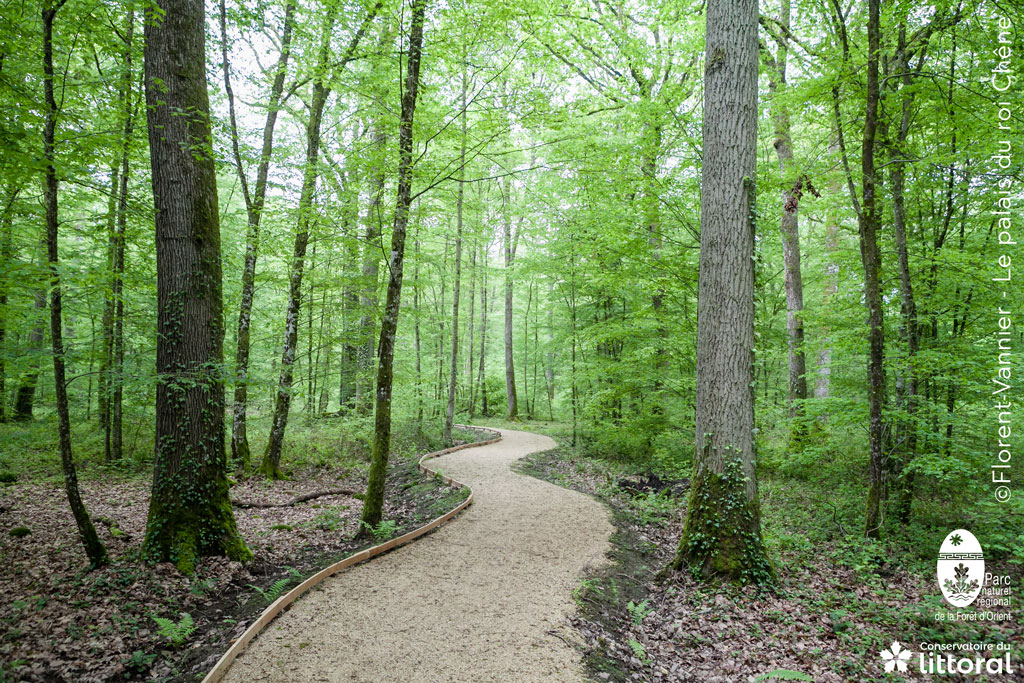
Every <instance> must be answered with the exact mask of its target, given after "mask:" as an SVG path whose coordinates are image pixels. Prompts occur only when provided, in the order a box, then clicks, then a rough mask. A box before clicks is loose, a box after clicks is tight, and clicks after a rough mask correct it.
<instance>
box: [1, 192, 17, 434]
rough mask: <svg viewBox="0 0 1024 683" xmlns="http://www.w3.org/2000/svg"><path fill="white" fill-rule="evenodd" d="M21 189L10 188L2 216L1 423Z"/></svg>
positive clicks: (5, 412)
mask: <svg viewBox="0 0 1024 683" xmlns="http://www.w3.org/2000/svg"><path fill="white" fill-rule="evenodd" d="M20 192H21V188H18V187H14V186H13V185H9V186H8V190H7V192H6V193H5V197H6V198H7V201H6V202H5V203H4V210H3V214H2V215H0V268H2V269H3V272H2V273H0V422H6V421H7V360H6V359H7V292H8V288H9V287H10V279H9V278H8V276H7V273H9V272H10V268H11V266H12V265H13V263H12V262H13V260H14V255H13V253H12V244H11V238H12V235H11V231H12V227H13V225H12V224H13V221H14V216H13V214H14V202H15V201H17V199H18V194H20Z"/></svg>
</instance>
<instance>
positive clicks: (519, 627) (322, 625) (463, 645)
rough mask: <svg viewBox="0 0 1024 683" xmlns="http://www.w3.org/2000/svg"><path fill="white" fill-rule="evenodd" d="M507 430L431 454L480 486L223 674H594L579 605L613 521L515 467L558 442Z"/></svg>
mask: <svg viewBox="0 0 1024 683" xmlns="http://www.w3.org/2000/svg"><path fill="white" fill-rule="evenodd" d="M502 436H503V437H504V438H503V439H502V440H501V441H499V442H498V443H496V444H492V445H490V446H482V447H480V448H469V449H466V450H463V451H459V452H456V453H452V454H450V455H446V456H443V457H440V458H437V459H435V460H432V461H430V467H431V468H432V469H440V470H441V471H442V472H444V473H445V474H447V475H448V476H451V477H454V478H455V479H458V480H459V481H462V482H465V483H466V484H469V486H470V487H471V488H472V489H473V493H474V502H473V504H472V505H471V506H470V507H469V508H468V510H467V511H466V512H464V513H463V514H462V515H461V516H459V517H457V518H456V519H454V520H453V521H451V522H449V523H448V524H447V525H445V526H443V527H441V528H440V529H439V530H438V531H437V532H435V533H433V534H430V535H428V536H426V537H424V538H421V539H419V540H417V541H414V542H413V543H412V544H411V545H408V546H405V547H403V548H399V549H398V550H395V551H394V552H391V553H388V554H387V555H384V556H382V557H379V558H377V559H374V560H372V561H371V562H369V563H367V564H362V565H357V566H355V567H353V568H351V569H348V570H346V571H344V572H342V573H341V574H339V575H337V576H335V577H332V578H330V579H328V580H327V581H325V582H324V583H323V584H321V587H318V588H315V589H313V590H312V591H311V592H310V593H309V594H307V595H306V596H304V597H302V598H301V599H300V600H299V601H298V602H296V603H295V605H294V606H293V607H292V608H291V609H290V610H289V611H287V612H285V613H284V614H282V615H281V616H279V617H278V618H277V619H276V620H275V621H274V622H273V623H272V624H271V625H270V626H269V628H268V629H267V630H266V631H264V632H263V633H262V634H261V635H260V636H258V637H257V638H256V639H255V640H254V641H253V642H252V643H251V644H250V645H249V648H248V649H247V650H246V651H245V652H244V653H243V654H242V655H241V656H240V657H239V658H238V659H237V660H236V661H235V663H234V665H233V666H232V667H231V669H230V670H229V671H228V675H227V677H226V678H225V679H224V680H225V681H229V682H232V683H249V682H252V681H274V682H275V683H277V682H281V683H293V682H294V683H300V682H303V681H316V682H318V683H319V682H321V681H322V682H334V681H373V682H374V683H380V682H383V681H431V682H433V681H515V682H519V681H579V680H581V679H582V677H583V675H582V670H581V667H580V657H579V654H578V653H577V651H576V650H575V649H574V648H571V647H569V646H568V645H567V644H566V643H565V642H563V640H562V638H564V639H565V640H567V641H570V642H573V641H574V640H575V634H574V633H573V631H572V629H571V627H569V626H568V625H567V623H566V617H567V615H569V614H570V613H571V612H572V611H573V610H574V609H575V605H574V604H573V602H572V589H573V588H574V587H575V586H576V585H578V582H579V578H580V575H581V574H582V573H583V572H584V570H585V569H586V568H587V567H590V566H597V565H599V564H601V563H602V562H604V561H605V559H604V554H605V551H606V550H607V547H608V537H609V536H610V535H611V533H612V525H611V523H610V522H609V519H608V513H607V511H606V510H605V509H604V508H603V507H602V506H601V505H600V503H598V502H597V501H595V500H593V499H592V498H589V497H588V496H585V495H583V494H581V493H577V492H575V491H570V490H567V489H563V488H560V487H558V486H554V485H552V484H548V483H546V482H543V481H540V480H538V479H534V478H532V477H527V476H524V475H520V474H517V473H515V472H513V471H512V470H511V469H509V465H510V464H511V463H512V462H514V461H515V460H518V459H519V458H521V457H523V456H524V455H527V454H528V453H533V452H536V451H543V450H548V449H550V448H553V447H554V446H555V442H554V441H552V440H551V439H549V438H548V437H546V436H539V435H537V434H530V433H527V432H517V431H510V430H502ZM555 634H557V635H555ZM559 636H560V637H559Z"/></svg>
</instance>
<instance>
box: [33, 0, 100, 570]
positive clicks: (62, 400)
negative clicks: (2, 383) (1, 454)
mask: <svg viewBox="0 0 1024 683" xmlns="http://www.w3.org/2000/svg"><path fill="white" fill-rule="evenodd" d="M64 2H65V0H60V2H58V3H57V4H56V5H55V4H53V2H52V1H51V0H46V2H45V3H44V5H43V90H44V93H45V98H46V121H45V124H44V126H43V158H44V159H45V163H46V180H45V185H44V187H43V203H44V205H45V206H46V253H47V257H48V258H47V260H48V261H49V264H50V341H51V343H52V346H53V384H54V388H55V390H56V391H55V394H56V399H57V432H58V436H59V439H60V462H61V466H62V467H63V470H64V490H65V492H66V493H67V496H68V503H69V504H70V505H71V514H72V515H73V516H74V518H75V524H76V526H77V527H78V537H79V538H80V539H81V541H82V545H84V546H85V554H86V555H87V556H88V558H89V562H90V564H91V565H92V566H93V567H99V566H101V565H104V564H107V562H108V561H109V560H108V558H107V550H106V548H104V547H103V543H102V542H101V541H100V538H99V536H98V535H97V534H96V528H95V527H94V526H93V524H92V520H91V519H90V518H89V513H88V512H87V511H86V509H85V503H83V502H82V496H81V494H80V493H79V492H78V475H77V474H76V472H75V460H74V457H73V456H72V453H71V417H70V415H69V414H68V393H67V381H66V378H65V376H64V338H63V331H62V329H61V328H62V315H63V313H62V310H61V284H60V265H59V258H58V253H57V189H58V181H57V169H56V166H55V164H54V159H55V154H54V138H55V134H56V129H57V113H58V110H57V101H56V99H54V96H53V20H54V18H55V17H56V16H57V11H58V10H60V8H61V7H62V6H63V5H64Z"/></svg>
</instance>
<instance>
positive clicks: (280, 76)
mask: <svg viewBox="0 0 1024 683" xmlns="http://www.w3.org/2000/svg"><path fill="white" fill-rule="evenodd" d="M226 14H227V10H226V8H225V3H224V0H221V2H220V32H221V43H222V46H221V50H222V52H221V57H222V59H223V69H224V90H225V91H226V93H227V96H228V112H229V118H230V123H231V148H232V152H233V154H234V159H235V169H236V171H237V172H238V179H239V181H240V182H241V185H242V198H243V199H244V200H245V211H246V218H247V222H248V226H247V228H246V235H245V261H244V263H243V264H242V296H241V300H240V302H239V304H238V334H237V349H236V351H235V395H234V404H233V406H232V409H231V459H232V460H233V461H235V462H237V463H238V464H239V466H240V467H242V468H247V467H248V466H249V461H250V458H251V455H250V450H249V438H248V434H247V432H246V410H247V407H248V402H249V387H248V383H249V346H250V341H249V329H250V327H251V325H252V305H253V295H254V292H255V287H256V259H257V256H258V255H259V241H260V219H261V217H262V216H263V206H264V203H265V201H266V194H267V177H268V176H269V174H270V155H271V153H272V152H273V149H274V130H275V128H276V126H277V113H278V110H279V109H280V106H281V94H282V92H283V91H284V81H285V76H286V75H287V71H288V60H289V58H290V56H291V41H292V31H293V28H294V25H295V2H294V0H289V2H288V3H287V4H286V5H285V10H284V26H283V28H282V30H281V54H280V55H279V56H278V59H277V66H276V67H275V69H274V81H273V84H272V85H271V87H270V99H269V101H268V103H267V119H266V123H264V125H263V147H262V149H261V151H260V160H259V165H258V166H257V169H256V187H255V189H254V190H255V191H254V192H253V194H252V196H251V197H250V195H249V184H248V180H247V178H246V174H245V169H244V167H243V165H242V155H241V153H240V151H239V148H238V124H237V122H236V119H235V97H234V91H233V90H232V88H231V68H230V65H229V63H228V49H227V26H226V23H227V20H226Z"/></svg>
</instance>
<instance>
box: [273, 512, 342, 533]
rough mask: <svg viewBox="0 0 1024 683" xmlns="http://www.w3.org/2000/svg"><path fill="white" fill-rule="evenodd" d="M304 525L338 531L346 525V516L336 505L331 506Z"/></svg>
mask: <svg viewBox="0 0 1024 683" xmlns="http://www.w3.org/2000/svg"><path fill="white" fill-rule="evenodd" d="M304 525H305V526H311V527H314V528H317V529H320V530H322V531H336V530H337V529H339V528H341V527H343V526H345V518H344V517H343V516H342V514H341V510H340V509H338V508H336V507H329V508H326V509H325V510H324V511H323V512H321V513H319V514H317V515H316V516H315V517H313V519H311V520H309V521H308V522H305V523H304ZM286 526H287V525H286ZM271 528H273V527H271Z"/></svg>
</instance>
